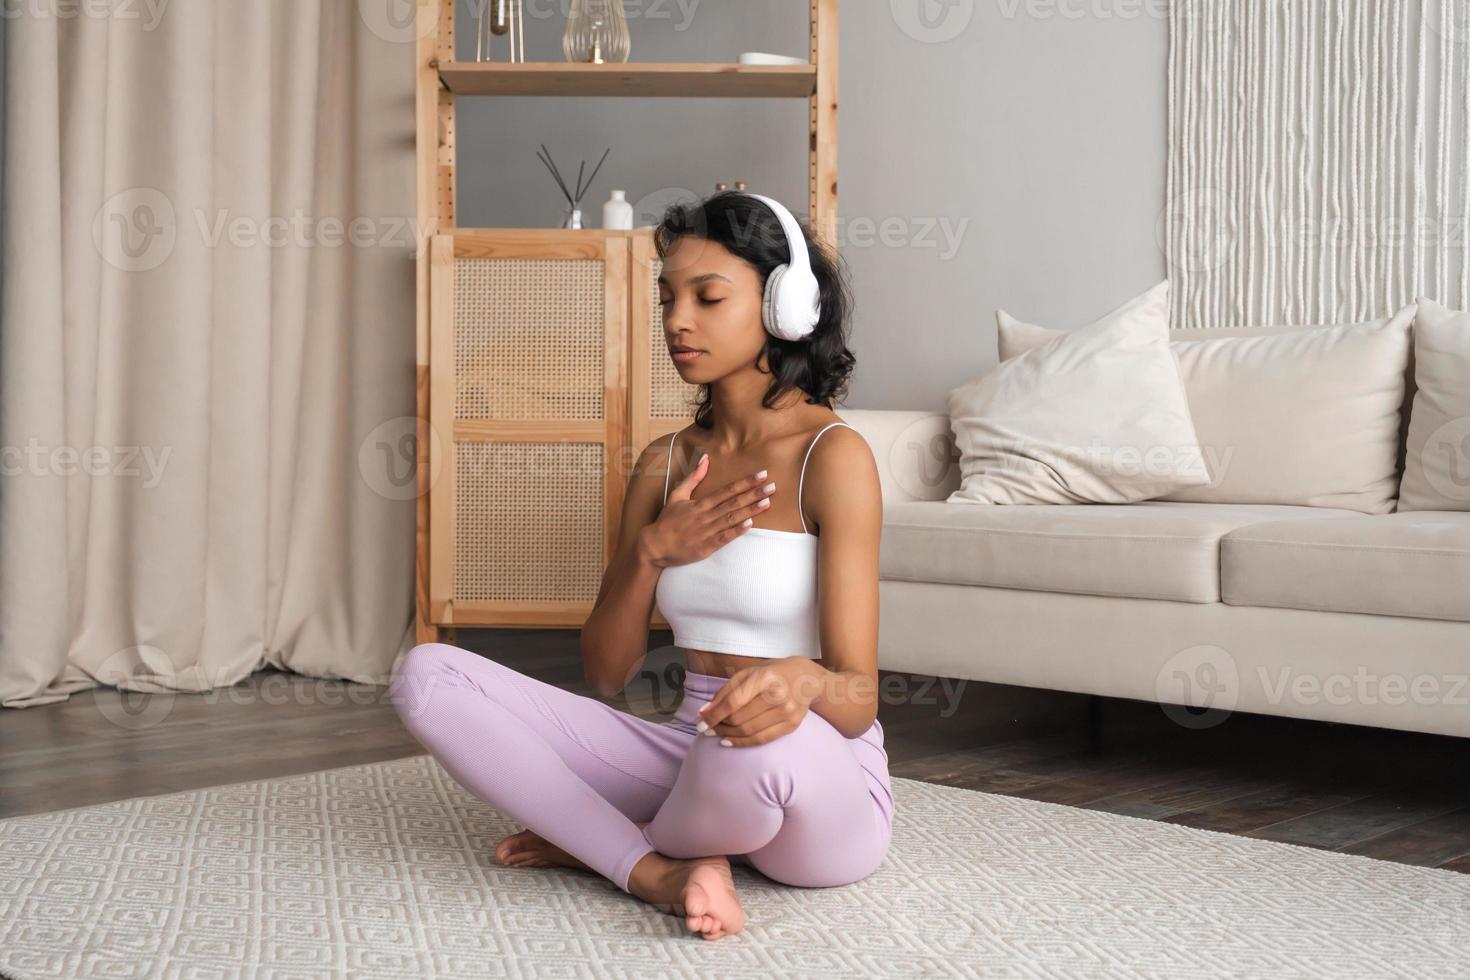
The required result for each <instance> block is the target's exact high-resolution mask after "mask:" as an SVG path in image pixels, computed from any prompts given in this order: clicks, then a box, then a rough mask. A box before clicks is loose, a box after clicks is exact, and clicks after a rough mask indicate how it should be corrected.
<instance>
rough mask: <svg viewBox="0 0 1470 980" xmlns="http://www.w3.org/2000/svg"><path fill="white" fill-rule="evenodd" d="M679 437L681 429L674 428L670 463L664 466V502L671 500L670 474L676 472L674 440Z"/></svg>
mask: <svg viewBox="0 0 1470 980" xmlns="http://www.w3.org/2000/svg"><path fill="white" fill-rule="evenodd" d="M678 438H679V431H678V430H677V429H675V430H674V435H673V437H672V438H670V439H669V464H668V465H667V466H666V467H664V503H668V502H669V476H670V474H672V473H673V472H674V441H675V440H676V439H678Z"/></svg>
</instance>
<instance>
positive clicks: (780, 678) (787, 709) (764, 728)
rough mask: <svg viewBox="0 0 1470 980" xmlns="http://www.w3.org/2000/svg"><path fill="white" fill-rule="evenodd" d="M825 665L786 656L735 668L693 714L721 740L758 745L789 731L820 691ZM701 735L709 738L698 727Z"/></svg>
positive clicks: (801, 717)
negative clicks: (706, 701) (739, 668)
mask: <svg viewBox="0 0 1470 980" xmlns="http://www.w3.org/2000/svg"><path fill="white" fill-rule="evenodd" d="M824 673H826V668H824V667H823V666H822V665H821V664H818V663H816V662H815V661H813V660H809V659H807V658H806V657H790V658H787V659H785V660H777V661H775V662H774V663H771V664H762V665H760V666H759V667H746V668H744V669H743V670H739V671H736V672H735V673H734V674H732V675H731V676H730V679H729V680H728V681H726V682H725V685H724V686H723V687H721V688H720V689H719V691H717V692H715V696H714V697H713V698H711V699H710V702H709V704H707V705H705V706H704V707H703V708H700V709H699V717H700V718H701V719H702V720H703V723H704V724H706V725H708V726H709V727H710V728H711V729H712V730H713V732H714V734H715V735H717V736H719V737H720V739H721V742H720V744H721V745H732V746H740V745H760V744H762V743H764V742H771V741H774V740H775V739H778V738H780V737H781V736H782V735H785V734H786V733H788V732H791V731H795V729H796V726H798V725H800V724H801V720H802V719H803V718H805V717H806V713H807V711H809V710H810V709H811V704H812V702H813V701H815V700H816V699H817V696H818V695H819V694H820V693H821V688H822V680H821V675H822V674H824ZM700 735H701V736H702V737H705V738H708V737H710V736H709V734H708V733H707V732H705V731H704V730H703V729H700Z"/></svg>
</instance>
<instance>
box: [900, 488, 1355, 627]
mask: <svg viewBox="0 0 1470 980" xmlns="http://www.w3.org/2000/svg"><path fill="white" fill-rule="evenodd" d="M1350 515H1351V512H1350V511H1343V510H1331V509H1328V508H1317V507H1280V506H1269V505H1259V504H1255V505H1253V504H1188V503H1173V502H1166V501H1147V502H1144V503H1137V504H1127V505H1123V506H1115V505H1109V504H1055V505H1048V506H1017V507H1003V506H989V505H983V504H950V503H946V502H944V501H905V502H899V503H893V504H889V505H887V506H885V507H884V508H883V541H882V547H881V548H880V550H879V572H880V576H881V577H882V578H885V579H899V580H905V581H910V582H942V583H947V584H952V585H984V586H991V587H993V588H1001V589H1031V590H1035V591H1041V592H1073V593H1079V594H1082V595H1098V596H1130V597H1132V598H1138V599H1170V600H1174V601H1177V602H1219V601H1220V539H1221V537H1223V536H1224V535H1225V534H1226V533H1227V532H1229V531H1231V530H1234V529H1235V528H1238V527H1242V526H1244V525H1248V524H1255V523H1260V522H1262V521H1283V520H1290V519H1293V518H1296V519H1299V520H1300V522H1302V523H1309V522H1310V521H1311V520H1320V519H1329V518H1335V517H1347V516H1350Z"/></svg>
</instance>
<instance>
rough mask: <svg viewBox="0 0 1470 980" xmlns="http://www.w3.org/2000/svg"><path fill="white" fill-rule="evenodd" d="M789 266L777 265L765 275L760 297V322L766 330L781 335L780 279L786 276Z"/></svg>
mask: <svg viewBox="0 0 1470 980" xmlns="http://www.w3.org/2000/svg"><path fill="white" fill-rule="evenodd" d="M788 268H790V267H789V266H785V265H778V266H776V268H774V269H772V270H771V274H770V275H769V276H767V277H766V289H765V293H764V294H763V295H762V297H761V323H763V324H764V325H765V328H766V332H767V333H769V334H774V335H775V336H777V337H780V336H781V314H780V309H781V303H780V299H781V280H782V279H784V278H785V276H786V270H787V269H788Z"/></svg>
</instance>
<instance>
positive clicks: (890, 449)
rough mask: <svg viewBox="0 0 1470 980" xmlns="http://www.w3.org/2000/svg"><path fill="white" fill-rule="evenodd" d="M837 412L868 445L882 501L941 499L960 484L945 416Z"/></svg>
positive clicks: (881, 411) (886, 411) (894, 411)
mask: <svg viewBox="0 0 1470 980" xmlns="http://www.w3.org/2000/svg"><path fill="white" fill-rule="evenodd" d="M838 414H839V415H840V416H841V417H842V420H843V421H844V422H846V423H847V424H848V425H851V426H852V427H853V428H854V429H856V430H857V431H858V432H859V434H861V435H862V437H863V438H864V439H866V440H867V442H868V447H869V448H870V449H872V451H873V458H874V459H875V460H876V461H877V463H878V477H879V480H880V481H881V483H882V486H883V500H884V502H885V503H890V504H891V503H896V502H898V501H903V500H943V499H944V498H945V497H948V496H949V495H950V493H952V492H953V491H954V490H955V489H956V488H958V487H959V485H960V471H959V465H958V462H957V460H958V453H957V451H956V450H955V445H954V433H953V432H952V431H951V430H950V427H949V416H948V415H945V414H944V413H943V412H914V411H902V410H897V409H843V410H842V411H840V412H839V413H838Z"/></svg>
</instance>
